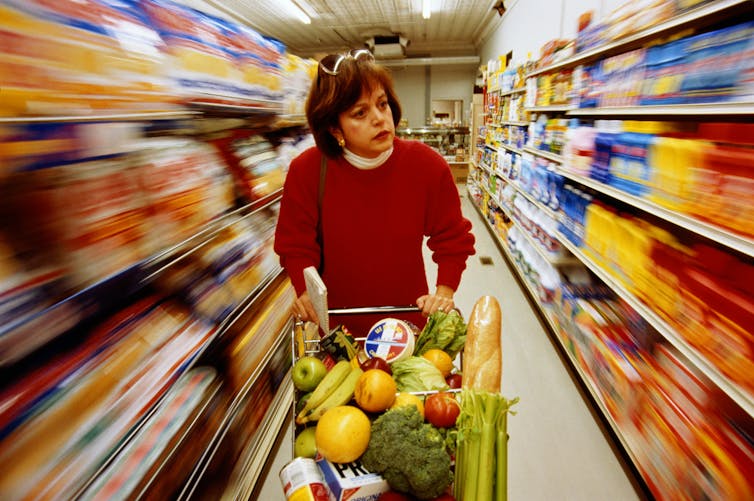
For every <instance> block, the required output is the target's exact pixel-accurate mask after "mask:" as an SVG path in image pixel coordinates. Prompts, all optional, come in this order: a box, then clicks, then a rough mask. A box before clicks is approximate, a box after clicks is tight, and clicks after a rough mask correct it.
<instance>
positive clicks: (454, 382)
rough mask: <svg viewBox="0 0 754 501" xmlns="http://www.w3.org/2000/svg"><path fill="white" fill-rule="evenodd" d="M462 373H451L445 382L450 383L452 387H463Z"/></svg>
mask: <svg viewBox="0 0 754 501" xmlns="http://www.w3.org/2000/svg"><path fill="white" fill-rule="evenodd" d="M461 381H462V379H461V375H460V374H457V373H455V374H450V375H449V376H448V377H446V378H445V382H446V383H448V386H450V387H451V388H460V387H461Z"/></svg>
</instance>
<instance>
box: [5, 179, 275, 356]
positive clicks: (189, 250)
mask: <svg viewBox="0 0 754 501" xmlns="http://www.w3.org/2000/svg"><path fill="white" fill-rule="evenodd" d="M281 196H282V190H278V191H277V192H275V193H273V194H271V195H270V196H268V197H265V198H263V199H260V200H258V201H256V202H253V203H250V204H248V205H246V206H244V207H241V208H239V209H236V210H234V211H233V212H230V213H228V214H225V215H223V216H221V217H219V218H217V219H215V220H214V221H210V222H209V223H208V224H207V225H206V226H205V227H204V228H202V229H201V230H199V231H198V232H197V233H195V234H194V235H193V236H191V237H189V238H188V239H186V240H184V241H182V242H180V243H178V244H176V245H173V246H171V247H169V248H167V249H165V250H163V251H161V252H159V253H157V254H155V255H154V256H152V257H149V258H147V259H145V260H143V261H141V262H138V263H134V264H133V265H131V266H129V267H127V268H125V269H123V270H121V271H118V272H115V273H112V274H110V275H108V276H106V277H103V278H102V279H101V280H99V281H97V282H95V283H94V284H91V285H89V286H87V287H84V288H83V289H81V290H80V291H77V292H75V293H73V294H71V295H69V296H67V297H65V298H63V299H61V300H59V301H57V302H55V303H54V304H52V305H50V306H48V307H47V308H45V309H43V310H41V311H39V312H37V313H35V314H34V315H31V316H29V317H26V318H23V319H20V320H18V321H15V322H12V323H10V324H6V325H3V326H2V328H0V367H4V366H8V365H11V364H13V363H15V362H17V361H19V360H21V359H22V358H24V357H26V356H27V355H29V354H30V353H32V352H34V351H36V350H37V349H39V348H41V347H43V346H44V345H45V344H47V343H50V342H52V341H53V340H54V339H56V338H57V337H59V336H61V335H63V334H64V333H66V332H67V331H69V330H70V329H72V328H73V327H75V326H76V325H78V324H79V323H80V322H81V321H83V320H85V319H86V318H89V317H90V316H92V315H93V314H95V313H96V312H98V311H101V310H103V309H105V308H106V307H107V306H109V305H110V302H112V301H114V300H111V299H110V298H123V297H128V296H130V295H131V294H133V293H135V292H137V291H138V290H140V289H141V288H143V287H144V286H146V285H147V284H148V283H150V282H152V281H153V280H154V279H155V278H156V277H158V276H159V275H160V274H162V273H163V272H164V271H165V270H167V269H168V268H170V267H171V266H173V265H175V264H176V263H178V262H180V261H182V260H183V259H185V258H187V257H188V256H190V255H191V254H193V253H194V252H196V251H198V250H199V249H201V248H202V247H204V246H205V245H207V244H208V243H209V242H210V241H211V240H212V238H213V237H214V236H215V235H217V234H218V233H220V232H221V231H223V230H224V229H225V228H228V227H229V226H230V225H232V224H234V223H235V222H236V221H237V219H238V218H245V217H249V216H251V215H252V214H255V213H257V212H259V211H261V210H263V209H265V208H267V207H269V206H271V205H273V204H275V203H277V202H278V201H279V199H280V197H281ZM42 326H44V328H42Z"/></svg>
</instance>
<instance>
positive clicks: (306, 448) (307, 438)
mask: <svg viewBox="0 0 754 501" xmlns="http://www.w3.org/2000/svg"><path fill="white" fill-rule="evenodd" d="M316 429H317V427H316V426H310V427H308V428H304V429H303V430H302V431H301V433H299V434H298V436H296V441H295V442H294V444H293V456H294V457H304V458H312V459H314V458H315V457H316V456H317V442H316V441H315V439H314V431H315V430H316Z"/></svg>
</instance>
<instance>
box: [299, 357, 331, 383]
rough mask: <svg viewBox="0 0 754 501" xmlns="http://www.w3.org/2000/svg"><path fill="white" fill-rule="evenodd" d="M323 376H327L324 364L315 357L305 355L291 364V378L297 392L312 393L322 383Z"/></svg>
mask: <svg viewBox="0 0 754 501" xmlns="http://www.w3.org/2000/svg"><path fill="white" fill-rule="evenodd" d="M325 374H327V366H325V363H324V362H323V361H322V360H320V359H318V358H317V357H313V356H311V355H306V356H304V357H301V358H299V359H298V360H296V363H295V364H293V372H292V373H291V377H293V385H294V386H295V387H296V388H297V389H298V390H301V391H312V390H313V389H314V388H316V387H317V385H318V384H319V382H320V381H322V378H324V377H325Z"/></svg>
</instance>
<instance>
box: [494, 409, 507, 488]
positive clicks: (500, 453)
mask: <svg viewBox="0 0 754 501" xmlns="http://www.w3.org/2000/svg"><path fill="white" fill-rule="evenodd" d="M496 428H497V440H496V444H495V447H496V451H495V452H496V455H497V464H496V465H495V501H506V500H507V499H508V412H507V409H506V410H504V411H503V412H501V413H500V416H499V417H498V420H497V427H496Z"/></svg>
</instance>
